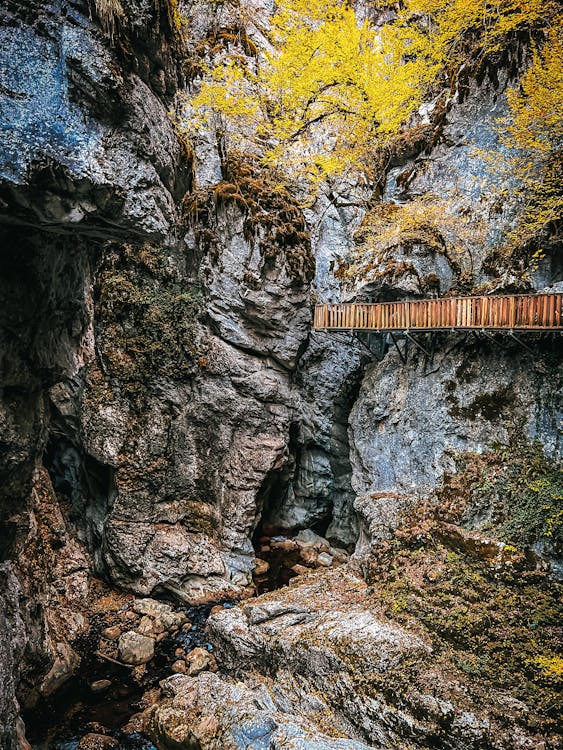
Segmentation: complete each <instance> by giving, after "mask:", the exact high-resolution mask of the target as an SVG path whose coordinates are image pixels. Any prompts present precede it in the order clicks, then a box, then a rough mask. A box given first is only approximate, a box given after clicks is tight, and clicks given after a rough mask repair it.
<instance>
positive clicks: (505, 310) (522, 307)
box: [314, 294, 563, 332]
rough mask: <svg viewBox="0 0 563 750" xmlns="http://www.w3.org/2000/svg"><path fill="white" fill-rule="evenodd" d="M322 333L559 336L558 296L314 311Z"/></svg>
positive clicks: (562, 299) (561, 310)
mask: <svg viewBox="0 0 563 750" xmlns="http://www.w3.org/2000/svg"><path fill="white" fill-rule="evenodd" d="M314 327H315V329H316V330H321V331H346V330H349V331H362V330H364V331H406V332H408V331H448V330H454V331H458V330H478V331H479V330H482V331H485V330H491V331H496V330H507V331H561V330H563V294H514V295H499V296H494V297H446V298H442V299H426V300H414V301H408V302H407V301H405V302H376V303H368V302H366V303H358V302H357V303H352V304H330V305H317V306H316V308H315V320H314Z"/></svg>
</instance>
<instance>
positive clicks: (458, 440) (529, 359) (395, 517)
mask: <svg viewBox="0 0 563 750" xmlns="http://www.w3.org/2000/svg"><path fill="white" fill-rule="evenodd" d="M448 344H449V346H448ZM561 354H562V353H561V351H560V349H559V348H558V347H557V345H556V343H555V345H554V346H553V347H552V346H551V345H550V343H549V342H546V344H545V347H544V349H543V351H538V352H537V354H536V355H535V356H534V355H532V354H531V353H529V352H527V351H525V350H523V349H521V348H518V347H517V345H512V346H510V348H508V349H503V348H500V347H499V346H495V344H494V343H492V342H474V343H471V344H470V343H469V342H466V343H465V342H463V343H462V342H460V341H459V340H455V339H453V338H452V337H450V336H444V338H443V342H442V343H441V347H440V350H439V351H437V352H436V354H435V356H434V361H433V364H432V366H431V367H430V366H429V365H427V364H426V365H425V363H424V357H423V355H421V356H419V355H418V354H413V353H412V352H411V357H412V359H411V361H410V363H409V365H408V366H405V365H404V364H403V362H402V361H401V360H400V358H399V356H398V355H397V354H396V352H395V353H394V352H391V351H390V352H389V353H388V354H387V356H386V357H385V359H384V360H383V361H382V362H381V363H377V364H373V365H371V366H370V367H368V368H367V370H366V374H365V378H364V381H363V383H362V387H361V389H360V394H359V396H358V400H357V401H356V403H355V404H354V407H353V409H352V413H351V417H350V442H351V446H352V459H351V461H352V465H353V467H354V472H353V485H354V488H355V490H356V492H357V495H358V498H359V499H358V500H357V501H356V504H355V507H356V510H357V511H358V512H359V513H360V515H361V516H362V518H363V519H364V521H365V523H366V524H367V526H366V528H367V527H370V528H371V531H370V534H371V535H372V537H373V539H374V540H376V541H377V540H379V541H381V539H384V538H386V537H387V536H389V534H390V533H392V531H393V530H394V529H395V528H396V526H397V523H398V521H399V519H400V516H401V514H402V513H404V512H405V511H406V510H407V509H408V508H409V507H410V506H412V503H413V502H414V501H415V500H416V499H417V498H420V497H424V496H427V495H429V494H430V493H431V492H432V491H433V490H435V488H436V487H437V486H438V485H439V484H440V482H441V480H442V477H443V475H444V473H445V472H455V470H456V467H455V462H454V456H455V454H456V453H458V452H459V453H463V452H468V453H477V454H479V453H482V452H483V451H485V450H491V446H493V445H494V444H497V443H500V444H506V445H511V444H514V443H517V442H518V440H519V439H520V437H521V436H522V435H523V436H524V437H525V439H527V440H530V441H533V440H538V441H539V442H540V443H541V444H542V445H544V446H545V449H546V451H547V452H548V453H550V454H552V455H555V456H557V455H561V442H560V436H559V434H558V430H557V420H558V417H557V413H558V407H557V404H558V402H559V401H560V399H561V387H562V368H561ZM548 372H549V373H550V375H549V377H546V374H547V373H548Z"/></svg>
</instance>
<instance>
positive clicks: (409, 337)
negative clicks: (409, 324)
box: [405, 331, 432, 359]
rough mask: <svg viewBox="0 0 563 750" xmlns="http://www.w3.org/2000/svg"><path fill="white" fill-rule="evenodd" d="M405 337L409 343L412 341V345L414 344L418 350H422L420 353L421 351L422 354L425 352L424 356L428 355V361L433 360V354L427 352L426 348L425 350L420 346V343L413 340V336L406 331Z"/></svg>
mask: <svg viewBox="0 0 563 750" xmlns="http://www.w3.org/2000/svg"><path fill="white" fill-rule="evenodd" d="M405 336H406V337H407V338H408V340H409V341H412V343H413V344H414V345H415V346H416V347H418V348H419V349H420V351H421V352H423V353H424V354H426V356H427V357H428V359H432V354H431V353H430V352H429V351H427V350H426V349H425V348H424V347H423V346H422V344H419V343H418V341H417V340H416V339H415V338H413V336H411V335H410V333H408V332H407V331H405Z"/></svg>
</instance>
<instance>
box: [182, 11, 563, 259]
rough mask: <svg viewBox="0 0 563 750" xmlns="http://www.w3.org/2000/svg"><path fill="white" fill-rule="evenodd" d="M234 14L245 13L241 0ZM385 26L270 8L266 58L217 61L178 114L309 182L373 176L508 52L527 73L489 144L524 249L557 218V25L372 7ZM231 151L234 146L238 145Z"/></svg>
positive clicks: (501, 14)
mask: <svg viewBox="0 0 563 750" xmlns="http://www.w3.org/2000/svg"><path fill="white" fill-rule="evenodd" d="M240 4H242V5H244V0H240ZM378 7H380V8H382V7H384V8H386V9H387V11H388V12H389V14H390V15H389V19H390V20H388V21H387V22H386V23H384V24H382V25H376V24H375V23H374V22H373V21H372V20H370V19H369V18H368V17H366V18H360V17H359V16H358V14H357V13H356V11H355V9H354V5H353V4H352V3H350V2H347V0H279V2H278V3H277V5H276V10H275V12H274V14H273V16H272V19H271V30H270V32H269V33H270V37H269V41H270V43H271V46H270V47H269V49H268V50H266V51H263V52H262V53H261V54H260V55H259V56H258V57H257V58H256V59H255V60H254V61H253V62H252V64H248V60H245V57H244V55H241V54H238V53H237V52H236V50H234V51H232V50H231V52H230V53H228V54H223V55H221V56H220V57H219V59H217V60H216V61H215V63H216V64H215V67H212V68H211V69H210V70H208V71H207V73H208V75H207V78H206V80H204V81H203V82H202V83H201V84H200V88H199V92H198V93H197V95H196V96H195V97H193V99H192V101H191V103H190V111H191V112H192V113H193V112H195V113H199V118H200V119H198V118H197V117H196V118H195V119H193V120H192V122H193V123H195V124H196V125H197V124H198V123H199V122H200V121H201V118H204V119H206V120H207V121H208V122H212V123H213V124H215V126H216V128H217V130H218V131H219V132H220V135H221V137H225V138H230V139H231V141H232V145H234V146H236V147H238V148H243V150H248V148H247V145H248V143H252V142H254V143H255V144H257V145H256V148H254V149H253V150H257V151H259V152H260V153H261V154H262V155H263V159H264V161H265V163H267V164H272V165H276V166H278V167H279V165H283V168H284V170H285V171H286V173H287V174H288V175H289V176H292V177H300V176H305V177H306V178H307V179H308V180H309V182H310V183H312V184H315V183H316V182H318V181H320V180H323V179H325V178H327V177H342V176H344V175H346V174H347V173H350V172H352V173H357V172H361V173H363V174H364V175H366V176H367V177H368V179H369V178H373V177H375V176H376V175H377V170H378V169H380V168H381V162H380V161H378V160H377V159H376V158H374V155H375V154H376V152H378V151H379V152H380V151H381V149H382V148H383V147H385V146H386V145H388V144H390V143H392V142H393V139H394V138H396V137H397V136H398V135H399V134H400V133H401V132H403V131H404V129H405V128H406V127H410V126H412V124H413V122H414V121H415V115H416V112H417V110H418V108H419V106H420V105H421V104H422V103H423V102H424V101H428V100H429V99H433V98H434V97H435V96H438V95H439V94H440V93H442V94H445V95H451V94H453V93H454V92H455V89H456V85H457V80H458V76H459V74H460V73H461V72H462V71H464V70H466V71H467V69H469V72H471V71H473V72H474V73H475V72H476V71H477V70H478V69H479V68H480V66H482V65H483V63H484V62H485V61H487V60H488V59H490V57H491V56H494V55H499V54H501V53H503V52H504V51H506V50H509V49H510V48H511V46H512V47H513V46H514V45H516V43H521V44H527V45H528V46H529V49H531V50H532V55H531V64H530V66H529V69H528V71H527V72H526V73H525V74H524V76H523V77H522V78H521V81H520V82H519V85H518V86H515V87H514V88H513V89H511V90H510V91H509V93H508V104H509V108H510V116H509V117H508V118H507V119H506V120H505V121H504V122H503V123H501V125H500V132H501V139H502V141H503V143H504V145H505V146H508V147H509V149H511V151H512V152H513V153H514V160H513V161H512V163H511V165H510V168H511V170H512V177H514V178H515V181H516V182H517V183H518V184H519V185H520V188H517V189H519V190H521V192H522V200H523V202H524V203H525V211H524V220H523V222H522V225H521V226H520V227H519V230H518V232H519V235H518V234H513V236H512V237H511V239H510V242H509V243H508V244H509V245H510V244H512V246H514V245H515V244H518V243H520V244H522V243H523V242H524V243H526V242H527V243H529V242H530V241H531V238H532V237H533V236H534V234H535V233H537V232H538V231H540V230H541V228H542V227H545V226H547V225H549V224H550V223H551V222H553V221H554V220H555V218H556V217H557V214H558V213H560V211H561V198H560V188H559V182H560V169H561V149H562V130H563V118H562V117H561V102H562V99H563V82H562V79H563V43H562V29H563V13H562V10H561V5H560V4H559V2H556V0H404V1H403V2H402V3H401V4H400V5H398V4H393V3H386V2H385V0H379V2H378ZM241 142H242V143H241Z"/></svg>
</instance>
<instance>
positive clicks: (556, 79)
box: [498, 22, 563, 255]
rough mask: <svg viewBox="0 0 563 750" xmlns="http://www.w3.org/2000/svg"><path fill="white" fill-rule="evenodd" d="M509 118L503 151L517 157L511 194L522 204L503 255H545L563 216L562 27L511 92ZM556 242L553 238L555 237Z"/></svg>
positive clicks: (503, 131) (536, 51)
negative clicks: (547, 235) (548, 236)
mask: <svg viewBox="0 0 563 750" xmlns="http://www.w3.org/2000/svg"><path fill="white" fill-rule="evenodd" d="M507 100H508V104H509V107H510V115H509V117H507V118H504V119H503V120H502V121H501V122H500V123H499V128H498V129H499V134H500V136H501V140H502V142H503V143H504V145H505V147H507V148H508V149H509V151H512V152H513V154H514V155H513V158H512V159H511V160H509V162H508V168H509V169H510V171H511V174H512V176H513V177H515V178H516V180H517V185H516V186H515V187H514V188H513V192H515V193H516V194H518V195H520V197H521V199H522V202H523V204H524V207H523V212H522V216H521V218H520V221H519V224H518V226H517V227H516V229H515V230H514V231H513V232H512V233H511V234H510V235H509V236H508V238H507V241H506V245H505V250H504V252H505V254H506V255H510V254H512V253H513V252H514V251H515V250H517V249H518V248H521V247H528V249H529V250H530V252H531V253H534V252H535V253H536V255H538V254H541V251H542V249H541V247H540V248H538V247H537V246H536V244H534V243H537V242H538V240H539V239H541V235H542V233H543V232H545V230H546V229H548V228H550V227H551V228H553V227H554V225H555V224H556V223H557V222H559V221H561V217H562V215H563V190H562V178H563V115H562V108H563V105H562V103H563V24H562V23H561V22H559V24H554V25H553V27H552V28H551V30H550V31H549V34H548V37H547V41H546V43H545V44H544V45H543V46H542V48H541V49H539V48H537V47H536V48H535V49H534V51H533V55H532V62H531V64H530V66H529V67H528V69H527V70H526V72H525V73H524V75H523V76H522V77H521V79H520V81H519V83H518V85H517V86H514V87H512V88H511V89H509V91H508V92H507ZM552 241H553V238H552Z"/></svg>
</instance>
